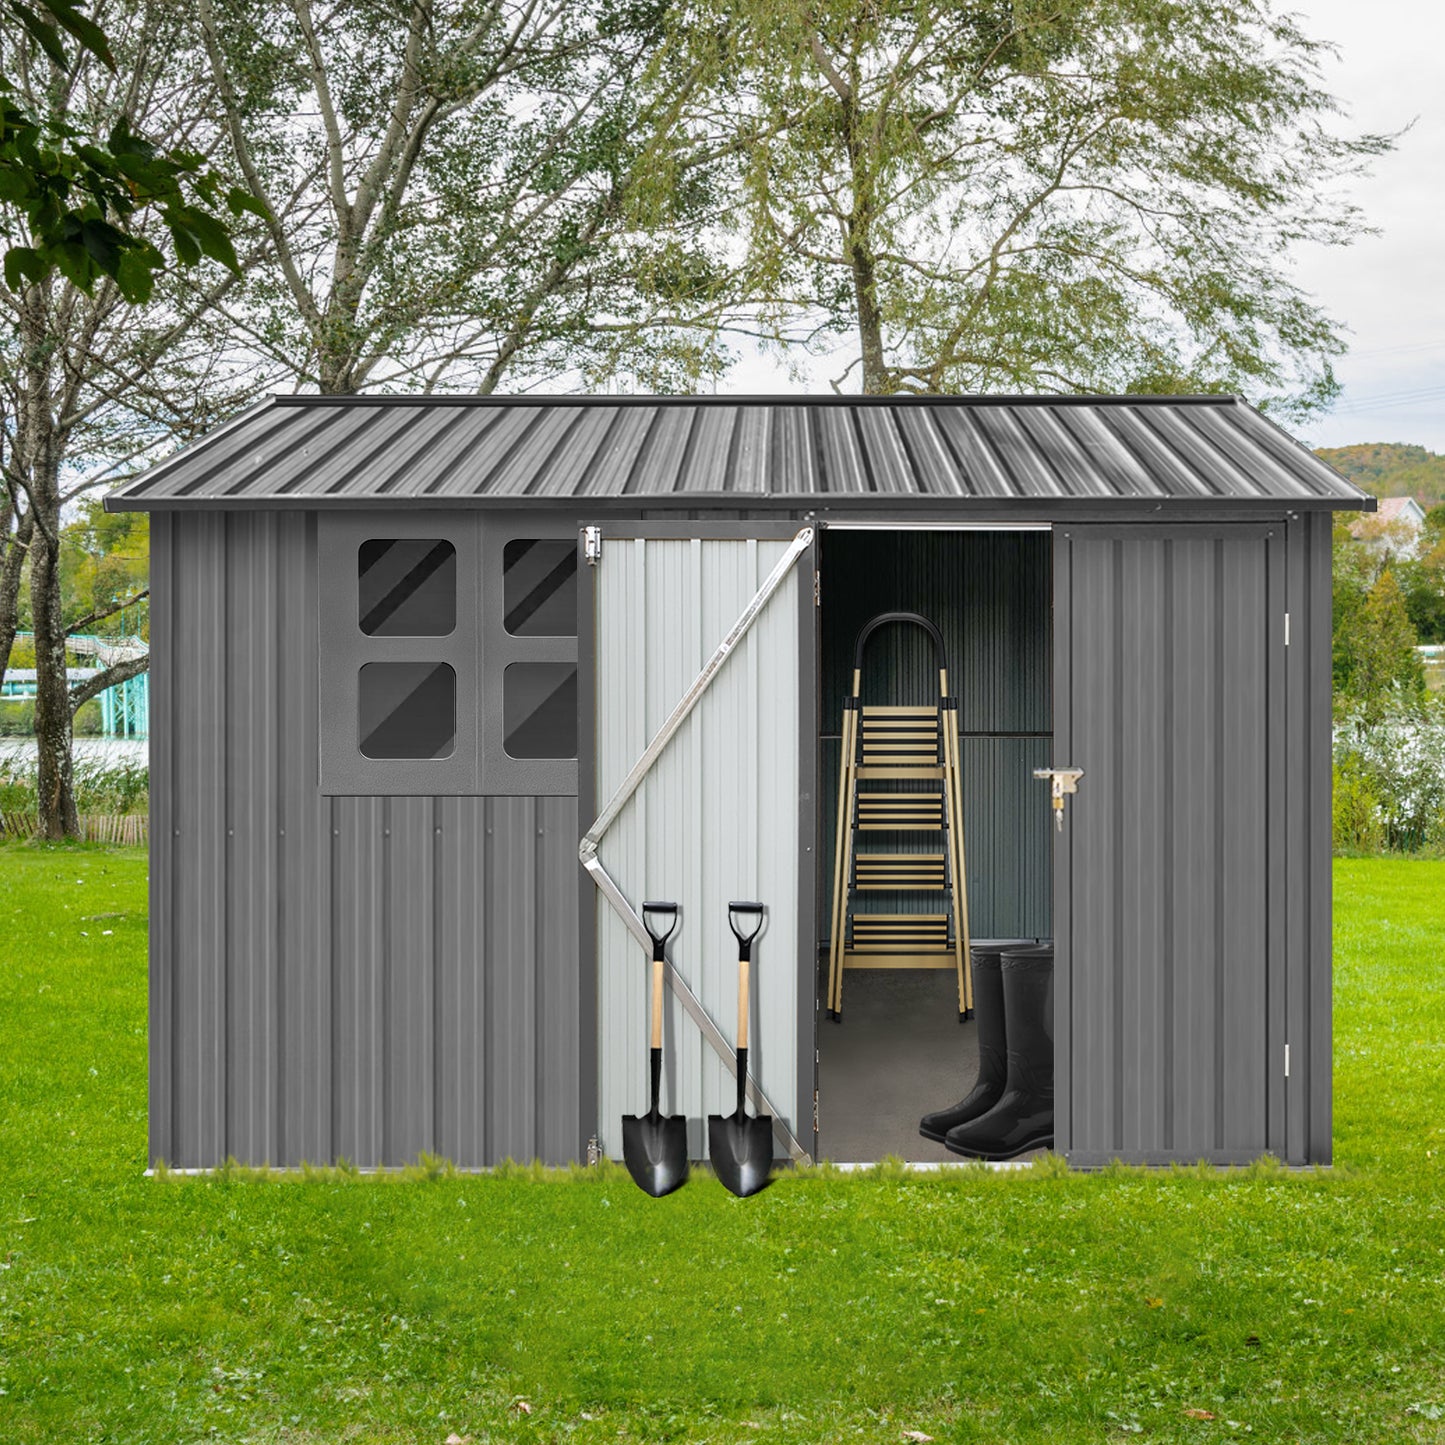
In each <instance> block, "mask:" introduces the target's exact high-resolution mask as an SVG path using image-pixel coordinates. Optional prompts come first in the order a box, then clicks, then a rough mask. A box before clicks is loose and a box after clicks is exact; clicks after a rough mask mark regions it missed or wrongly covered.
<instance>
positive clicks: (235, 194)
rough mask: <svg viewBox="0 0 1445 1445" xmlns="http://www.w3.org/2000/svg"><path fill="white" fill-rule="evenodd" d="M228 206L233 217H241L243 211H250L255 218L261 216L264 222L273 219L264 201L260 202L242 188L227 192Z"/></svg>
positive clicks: (238, 187)
mask: <svg viewBox="0 0 1445 1445" xmlns="http://www.w3.org/2000/svg"><path fill="white" fill-rule="evenodd" d="M226 205H227V207H228V208H229V210H230V212H231V214H232V215H233V216H239V215H240V214H241V212H242V211H249V212H250V213H251V214H252V215H253V216H260V218H261V219H262V220H263V221H269V220H270V219H271V212H270V211H269V210H268V209H267V207H266V205H265V203H264V202H262V201H258V200H257V199H256V197H255V196H253V195H252V194H251V193H250V191H247V190H243V189H242V188H241V187H240V186H232V187H231V189H230V190H229V191H227V192H226Z"/></svg>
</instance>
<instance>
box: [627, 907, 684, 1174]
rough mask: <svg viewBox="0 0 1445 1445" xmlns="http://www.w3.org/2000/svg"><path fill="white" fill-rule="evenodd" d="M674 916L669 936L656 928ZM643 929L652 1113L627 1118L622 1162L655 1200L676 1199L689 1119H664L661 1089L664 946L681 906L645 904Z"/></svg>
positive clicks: (678, 1117)
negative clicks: (647, 942)
mask: <svg viewBox="0 0 1445 1445" xmlns="http://www.w3.org/2000/svg"><path fill="white" fill-rule="evenodd" d="M654 913H658V914H664V915H670V916H671V918H672V922H671V923H670V924H669V926H668V929H667V932H666V933H658V932H657V931H656V929H654V928H653V926H652V919H651V917H650V915H651V914H654ZM642 926H643V927H644V928H645V929H646V930H647V936H648V937H649V938H650V939H651V940H652V1056H651V1062H652V1108H651V1109H649V1110H648V1112H647V1113H645V1114H624V1115H623V1116H622V1158H623V1160H624V1162H625V1163H626V1165H627V1172H628V1173H629V1174H630V1175H632V1179H633V1182H634V1183H635V1184H636V1185H637V1187H638V1188H639V1189H641V1190H642V1191H643V1192H644V1193H646V1194H650V1195H652V1197H653V1198H654V1199H661V1198H662V1196H663V1195H664V1194H671V1193H672V1191H673V1190H674V1189H676V1188H677V1186H678V1185H679V1184H681V1183H682V1181H683V1180H684V1179H686V1178H687V1116H686V1115H685V1114H673V1115H671V1116H669V1117H667V1118H664V1117H663V1114H662V1111H661V1109H660V1108H659V1107H658V1095H659V1093H660V1092H661V1090H662V970H663V968H664V967H665V963H664V955H663V946H664V945H665V944H666V943H667V940H668V939H669V938H671V937H672V935H673V932H674V931H675V930H676V928H677V904H675V903H644V904H643V905H642Z"/></svg>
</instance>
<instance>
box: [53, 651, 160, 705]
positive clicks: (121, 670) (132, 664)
mask: <svg viewBox="0 0 1445 1445" xmlns="http://www.w3.org/2000/svg"><path fill="white" fill-rule="evenodd" d="M150 665H151V659H150V654H149V653H147V654H146V655H145V656H144V657H128V658H127V659H126V660H125V661H124V662H113V663H112V664H111V665H110V666H109V667H104V668H102V669H101V670H100V671H99V672H98V673H96V675H95V676H94V677H92V678H89V679H88V680H87V681H85V682H78V683H76V685H75V686H74V687H73V688H71V689H70V715H71V717H74V716H75V714H76V713H77V712H79V711H80V709H81V708H83V707H84V706H85V704H86V703H88V702H89V701H90V700H91V698H93V697H99V696H100V694H101V693H103V692H104V691H105V690H106V688H108V687H114V686H115V685H116V684H117V683H121V682H128V681H129V680H130V679H131V678H133V677H139V676H140V675H141V673H143V672H149V671H150Z"/></svg>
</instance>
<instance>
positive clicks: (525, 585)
mask: <svg viewBox="0 0 1445 1445" xmlns="http://www.w3.org/2000/svg"><path fill="white" fill-rule="evenodd" d="M502 591H503V605H504V610H505V613H506V616H505V624H504V625H505V626H506V629H507V631H508V632H510V633H511V634H512V636H513V637H575V636H576V635H577V544H576V542H574V541H572V540H571V539H570V538H568V539H566V540H558V539H552V540H539V539H533V538H528V537H514V538H513V539H512V540H511V541H510V542H508V543H507V545H506V546H505V547H504V548H503V549H502Z"/></svg>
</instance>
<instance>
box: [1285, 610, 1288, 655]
mask: <svg viewBox="0 0 1445 1445" xmlns="http://www.w3.org/2000/svg"><path fill="white" fill-rule="evenodd" d="M1284 645H1285V646H1286V647H1288V646H1289V613H1288V612H1286V613H1285V615H1284Z"/></svg>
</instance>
